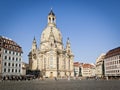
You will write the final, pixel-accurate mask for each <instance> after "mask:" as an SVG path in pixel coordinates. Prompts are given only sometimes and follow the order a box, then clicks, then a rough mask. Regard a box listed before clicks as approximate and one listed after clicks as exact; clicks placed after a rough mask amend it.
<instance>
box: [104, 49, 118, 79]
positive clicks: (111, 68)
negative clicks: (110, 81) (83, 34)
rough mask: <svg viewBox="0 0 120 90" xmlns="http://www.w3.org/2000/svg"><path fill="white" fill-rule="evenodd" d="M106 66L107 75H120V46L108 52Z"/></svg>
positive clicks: (105, 60)
mask: <svg viewBox="0 0 120 90" xmlns="http://www.w3.org/2000/svg"><path fill="white" fill-rule="evenodd" d="M104 67H105V76H106V77H120V47H118V48H115V49H112V50H110V51H108V52H107V54H106V56H105V59H104Z"/></svg>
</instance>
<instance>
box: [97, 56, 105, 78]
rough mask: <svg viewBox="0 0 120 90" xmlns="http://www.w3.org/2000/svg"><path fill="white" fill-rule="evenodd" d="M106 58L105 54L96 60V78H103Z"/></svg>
mask: <svg viewBox="0 0 120 90" xmlns="http://www.w3.org/2000/svg"><path fill="white" fill-rule="evenodd" d="M104 58H105V54H101V55H100V56H99V57H98V58H97V60H96V68H95V69H96V76H97V77H103V75H104Z"/></svg>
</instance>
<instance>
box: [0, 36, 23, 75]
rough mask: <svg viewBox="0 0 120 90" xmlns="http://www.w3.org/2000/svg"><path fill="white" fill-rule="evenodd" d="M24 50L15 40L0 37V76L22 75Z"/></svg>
mask: <svg viewBox="0 0 120 90" xmlns="http://www.w3.org/2000/svg"><path fill="white" fill-rule="evenodd" d="M21 62H22V48H21V47H20V46H19V45H18V44H17V43H16V42H14V41H13V40H11V39H8V38H6V37H3V36H0V74H1V76H5V75H21V73H22V68H21V67H22V65H21Z"/></svg>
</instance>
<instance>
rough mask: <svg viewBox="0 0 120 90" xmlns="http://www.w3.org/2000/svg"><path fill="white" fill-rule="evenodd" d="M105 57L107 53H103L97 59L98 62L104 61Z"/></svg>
mask: <svg viewBox="0 0 120 90" xmlns="http://www.w3.org/2000/svg"><path fill="white" fill-rule="evenodd" d="M104 57H105V54H104V53H102V54H101V55H100V56H99V57H98V58H97V59H96V63H98V62H101V61H103V60H104Z"/></svg>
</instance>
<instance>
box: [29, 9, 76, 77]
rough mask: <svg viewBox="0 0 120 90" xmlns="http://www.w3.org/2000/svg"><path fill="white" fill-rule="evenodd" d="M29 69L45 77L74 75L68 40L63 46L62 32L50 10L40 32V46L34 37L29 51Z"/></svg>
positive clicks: (72, 57)
mask: <svg viewBox="0 0 120 90" xmlns="http://www.w3.org/2000/svg"><path fill="white" fill-rule="evenodd" d="M28 56H29V66H30V68H29V69H30V70H40V71H41V72H42V74H43V76H45V77H51V78H52V77H65V76H74V72H73V59H74V55H73V53H72V50H71V45H70V40H69V38H68V40H67V42H66V48H64V46H63V41H62V34H61V32H60V30H59V29H58V28H57V26H56V16H55V14H54V13H53V11H52V10H51V11H50V13H49V14H48V23H47V26H46V27H45V29H44V30H43V32H42V34H41V40H40V46H39V47H37V44H36V40H35V38H34V40H33V44H32V49H31V51H30V53H29V55H28Z"/></svg>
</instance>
